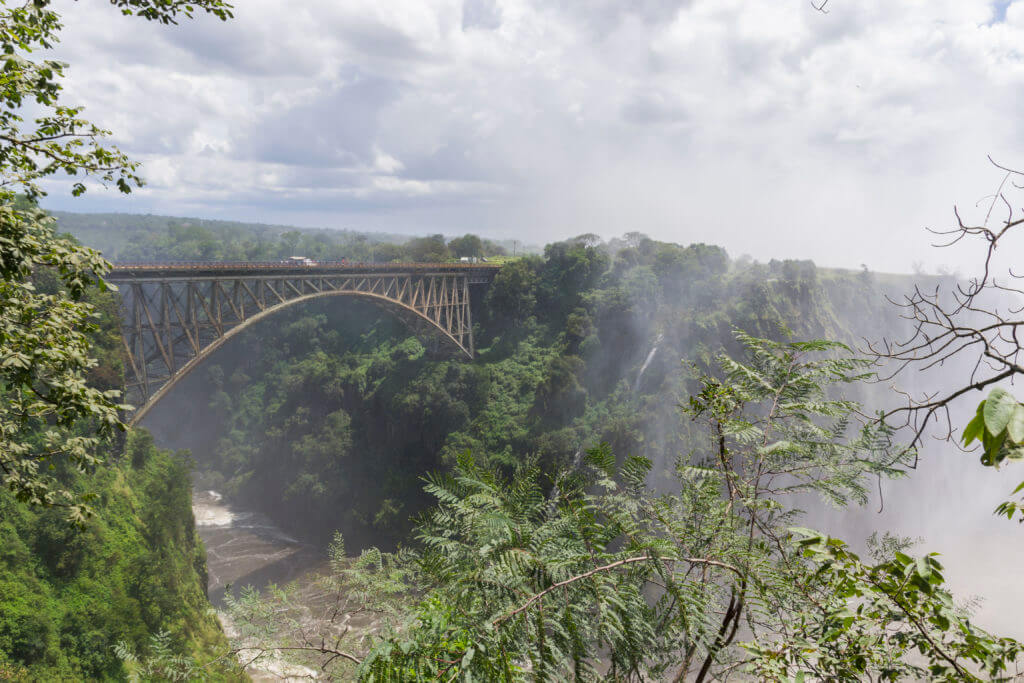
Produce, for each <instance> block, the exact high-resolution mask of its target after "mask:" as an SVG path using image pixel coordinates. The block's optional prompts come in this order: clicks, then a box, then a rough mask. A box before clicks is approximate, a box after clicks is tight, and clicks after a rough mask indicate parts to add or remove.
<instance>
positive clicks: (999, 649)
mask: <svg viewBox="0 0 1024 683" xmlns="http://www.w3.org/2000/svg"><path fill="white" fill-rule="evenodd" d="M737 338H738V340H739V341H740V343H741V344H742V346H743V347H744V348H745V349H746V353H747V359H746V360H744V361H740V360H736V359H733V358H729V357H722V358H721V359H720V362H721V367H722V375H721V377H720V378H718V379H715V378H712V377H709V376H705V377H704V378H703V379H702V380H701V382H700V385H699V391H698V393H697V394H695V395H694V396H693V397H692V398H691V400H690V402H689V404H688V406H687V412H688V413H689V414H690V415H691V416H692V417H693V418H694V419H695V420H699V421H701V422H702V423H703V424H704V425H705V430H706V434H707V441H706V442H705V446H704V447H702V448H700V450H699V452H698V453H696V454H695V455H694V457H693V459H691V460H690V461H684V462H680V463H679V465H678V467H677V469H676V473H675V490H674V492H672V493H661V494H659V493H657V492H655V491H653V490H651V489H650V488H649V487H648V484H647V482H648V479H649V475H650V472H651V467H652V463H651V462H650V461H649V460H647V459H644V458H638V457H628V458H625V459H622V460H619V463H620V464H618V465H617V458H616V457H615V456H613V454H612V452H611V450H610V449H609V448H608V447H607V446H606V445H601V446H598V447H595V448H592V449H590V450H589V451H588V452H587V453H586V455H585V457H583V458H582V459H580V458H579V457H578V458H577V460H576V462H574V463H572V464H571V465H570V466H568V467H567V468H565V469H563V470H562V472H561V474H560V475H559V476H558V477H557V479H556V480H555V481H553V482H549V481H548V480H547V479H546V476H545V474H544V470H543V469H542V468H540V467H539V466H538V463H537V461H536V460H531V461H527V462H524V463H519V464H518V465H517V466H516V467H514V468H513V473H512V474H511V475H506V474H503V473H502V472H501V471H499V470H497V469H495V468H493V467H490V466H487V465H486V464H483V463H481V462H480V461H479V460H478V459H476V458H474V457H472V456H470V455H469V454H468V453H467V454H463V455H460V456H459V457H458V460H457V463H456V465H455V467H454V468H453V470H452V471H451V473H450V474H441V475H435V476H431V477H429V478H428V479H427V485H426V490H427V492H428V493H429V494H430V495H431V496H432V497H433V498H434V500H435V506H434V507H433V508H431V509H430V510H428V511H427V512H426V513H425V515H424V516H423V517H422V518H421V519H420V520H419V522H418V524H417V528H416V532H415V533H416V539H417V546H416V548H415V549H414V550H403V551H402V552H400V553H398V554H395V555H388V554H383V553H380V552H379V551H376V550H371V551H367V552H365V553H364V554H363V556H362V558H361V559H360V560H358V561H357V562H355V563H353V564H352V565H345V566H344V567H342V566H341V565H336V566H335V567H334V575H335V576H336V577H338V578H337V579H336V581H337V583H335V586H338V587H342V586H345V585H359V586H360V587H361V589H360V591H357V592H356V593H354V594H353V595H356V594H358V598H352V599H354V600H355V602H354V603H353V602H348V603H346V605H345V607H344V608H343V609H342V611H343V612H347V613H351V612H352V611H353V610H352V605H353V604H361V605H363V606H365V607H366V608H367V609H370V610H379V613H380V614H382V615H384V616H382V618H381V620H380V621H379V622H378V623H376V624H375V625H374V629H372V630H373V631H374V632H376V633H379V637H376V638H372V637H371V638H369V639H368V638H367V635H366V632H365V631H364V632H361V633H360V634H359V635H354V634H353V633H351V632H350V630H348V629H337V628H336V629H334V630H330V631H329V632H328V633H329V637H328V634H316V633H313V634H310V633H309V632H308V628H307V629H300V628H297V627H296V626H295V624H294V623H293V624H292V626H291V627H285V628H283V629H281V628H279V627H280V624H281V619H280V617H279V616H277V615H279V614H281V613H285V614H288V613H290V610H291V611H293V608H289V607H287V604H286V600H285V599H284V598H283V597H281V596H283V595H284V594H281V596H278V595H274V596H272V598H271V602H270V603H266V602H263V601H261V600H259V599H258V598H257V597H256V595H255V593H252V592H250V593H247V594H246V595H245V596H244V597H243V600H242V601H240V602H239V603H236V604H244V605H245V606H246V607H245V609H244V610H242V611H241V612H239V613H236V616H238V617H239V618H240V619H242V620H243V621H245V620H248V621H249V622H250V623H253V624H256V625H257V630H258V629H263V631H262V637H261V638H258V639H257V640H258V641H259V642H260V643H261V645H259V646H252V647H259V651H260V652H261V653H262V654H265V653H266V652H268V651H271V650H273V649H275V648H276V650H277V651H278V652H282V651H291V650H300V651H301V652H303V653H304V654H305V655H306V656H307V659H304V660H302V661H303V664H304V665H306V666H320V667H323V668H325V670H327V671H328V672H329V673H331V675H336V676H342V675H344V676H351V675H353V674H352V671H353V668H355V670H356V673H357V674H358V676H359V678H360V679H362V680H370V681H378V680H381V681H383V680H419V679H426V678H431V679H435V678H443V679H445V680H455V679H459V680H472V679H477V680H510V681H511V680H566V679H570V678H571V679H574V680H598V679H600V680H645V679H649V678H654V679H664V680H678V681H681V680H696V681H702V680H711V679H713V678H722V677H725V676H728V675H729V673H730V672H734V671H736V670H744V671H747V672H750V673H753V674H754V675H756V676H758V677H760V678H773V677H774V678H784V677H803V680H811V679H813V680H833V679H834V678H840V679H844V680H851V679H856V678H857V677H859V676H863V675H867V676H871V677H873V678H874V679H876V680H877V679H878V678H879V677H880V678H882V679H886V680H895V679H896V678H897V677H900V676H904V675H917V674H921V673H926V674H928V675H934V676H937V677H943V676H944V677H945V678H946V679H947V680H962V679H964V678H968V677H969V676H971V675H974V674H973V673H972V672H973V671H975V669H977V668H980V669H982V670H983V671H984V672H986V673H989V674H993V675H997V674H1001V673H1003V672H1005V671H1006V670H1007V667H1008V666H1010V665H1011V664H1013V663H1014V662H1015V661H1016V658H1017V656H1018V654H1019V649H1020V646H1019V645H1018V644H1017V643H1015V642H1014V641H1012V640H1009V639H997V638H994V637H992V636H989V635H988V634H987V633H985V632H983V631H981V630H979V629H977V628H976V627H974V626H973V625H972V624H971V623H970V620H969V619H968V618H967V616H966V615H965V614H964V613H963V612H962V611H960V610H959V609H957V608H956V607H955V605H954V604H953V602H952V599H951V597H950V595H949V593H948V591H947V590H946V589H945V588H944V587H943V586H942V577H941V566H940V565H939V564H938V562H937V560H936V559H935V558H934V556H925V557H923V558H919V559H912V558H910V557H909V556H908V555H906V554H904V553H903V551H902V546H900V545H899V544H897V543H890V544H888V546H887V547H885V548H883V549H882V550H881V551H880V553H881V554H882V556H883V557H882V558H881V559H880V560H879V562H878V563H877V564H874V565H864V564H862V563H861V562H860V561H859V559H858V558H857V557H856V556H855V555H853V554H852V553H851V552H849V550H847V549H846V547H845V546H844V545H843V544H842V543H841V542H838V541H835V540H832V539H828V538H825V537H821V536H820V535H817V534H813V532H799V535H800V536H801V537H802V538H796V539H795V538H794V533H793V531H791V530H790V526H791V525H792V523H793V522H794V520H796V519H797V518H799V516H800V513H799V511H798V510H795V509H793V508H792V507H791V506H787V505H785V502H784V501H785V499H786V496H787V495H790V494H794V493H799V492H804V491H816V492H818V493H819V494H820V495H822V496H823V497H825V498H826V499H827V500H830V501H832V502H834V503H836V504H846V503H847V502H850V501H862V500H864V498H865V490H864V479H865V478H866V477H868V476H875V475H881V476H898V475H899V474H900V472H901V467H902V466H903V465H904V464H905V462H906V458H907V457H908V456H907V454H906V452H905V449H901V448H899V447H894V445H893V444H892V443H891V438H890V437H891V434H889V433H888V432H887V431H885V430H884V429H881V428H878V427H876V426H875V425H874V423H870V422H869V423H868V424H866V425H862V426H859V427H857V428H854V427H853V426H852V422H851V420H852V418H853V416H854V415H856V414H857V413H858V409H857V406H856V405H855V404H854V403H852V402H850V401H846V400H840V399H831V398H828V397H827V393H828V391H829V387H839V386H842V385H845V384H849V383H851V382H855V381H857V380H858V379H860V378H861V377H862V376H863V374H864V362H862V361H859V360H856V359H853V358H849V357H845V356H843V355H841V354H842V353H845V352H848V349H847V348H846V347H844V346H843V345H841V344H836V343H829V342H820V341H815V342H775V341H769V340H763V339H757V338H753V337H750V336H748V335H745V334H742V333H737ZM367 558H372V560H369V561H368V560H367ZM360 572H363V576H364V578H362V579H359V578H357V577H358V576H359V574H360ZM381 587H384V590H382V592H381V593H380V594H375V593H374V590H375V589H377V588H381ZM367 589H369V591H367ZM350 597H352V596H350ZM403 599H404V600H405V601H406V606H405V608H404V609H403ZM261 605H262V606H261ZM246 612H248V615H249V616H246ZM256 614H258V616H256V617H254V616H253V615H256ZM275 623H276V624H277V625H278V626H277V627H275V626H274V624H275ZM332 624H336V622H334V621H332ZM741 624H742V625H743V626H744V630H743V631H741V630H740V625H741ZM741 632H745V634H746V635H745V637H746V638H747V639H748V642H745V643H742V645H741V644H738V643H737V642H736V639H737V636H738V634H740V633H741ZM273 633H285V634H287V637H286V638H284V639H283V640H277V641H274V640H273V639H272V638H271V637H270V634H273ZM327 642H330V643H332V645H330V646H329V647H328V646H324V645H323V643H327ZM317 643H320V645H319V646H317V645H316V644H317ZM246 647H249V646H248V645H247V646H246ZM339 653H342V654H339ZM921 658H923V660H924V662H925V663H923V664H921V663H920V660H921Z"/></svg>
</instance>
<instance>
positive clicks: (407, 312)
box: [107, 264, 497, 424]
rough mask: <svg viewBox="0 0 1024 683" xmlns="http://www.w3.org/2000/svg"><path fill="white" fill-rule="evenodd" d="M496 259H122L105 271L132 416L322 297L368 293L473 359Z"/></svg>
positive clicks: (133, 421)
mask: <svg viewBox="0 0 1024 683" xmlns="http://www.w3.org/2000/svg"><path fill="white" fill-rule="evenodd" d="M496 271H497V269H496V268H493V267H484V268H481V267H479V266H477V267H473V266H469V267H466V266H461V267H460V266H459V265H453V264H399V265H398V266H390V267H380V266H363V265H357V266H352V265H347V264H318V265H314V266H302V267H294V266H284V265H281V264H177V265H172V266H168V265H133V266H127V265H119V266H117V267H115V270H114V271H113V272H112V273H111V275H110V276H109V277H108V278H107V279H108V280H109V281H110V282H112V283H114V284H115V285H117V286H118V289H119V291H120V293H121V333H122V340H123V342H124V349H125V354H126V358H127V361H128V367H127V369H126V376H127V379H126V399H127V401H128V402H129V403H131V404H133V405H135V406H136V411H135V412H134V414H133V415H132V416H131V418H130V422H131V424H136V423H138V422H139V421H140V420H142V419H143V418H144V417H145V416H146V414H147V413H148V412H149V411H150V410H151V409H152V407H153V406H154V405H156V404H157V403H158V402H159V401H160V399H162V398H163V397H164V396H166V395H167V393H168V392H169V391H170V390H171V389H172V388H173V387H174V386H175V385H176V384H177V383H178V382H179V381H180V380H181V379H182V378H183V377H185V376H186V375H188V374H189V373H190V372H191V371H192V370H194V369H195V368H196V367H198V366H199V365H201V364H202V363H203V361H204V360H206V359H207V358H208V357H209V356H210V355H211V354H212V353H213V352H215V351H216V350H217V349H219V348H220V347H221V346H223V345H224V344H225V343H226V342H227V341H228V340H229V339H231V338H232V337H234V336H235V335H237V334H239V333H240V332H242V331H243V330H245V329H248V328H249V327H250V326H252V325H253V324H255V323H257V322H259V321H261V320H265V319H267V318H269V317H272V316H273V315H274V314H276V313H278V312H280V311H282V310H284V309H285V308H288V307H290V306H293V305H297V304H301V303H304V302H308V301H312V300H314V299H319V298H323V297H331V296H350V297H356V298H359V299H364V300H369V301H373V302H376V303H379V304H381V305H382V307H383V308H385V309H387V310H390V311H391V312H394V313H397V314H398V316H399V317H400V318H401V319H402V320H403V321H404V322H405V323H406V324H408V325H409V326H410V327H411V328H412V329H413V331H414V333H415V334H417V335H418V336H421V337H422V336H433V337H435V338H438V339H440V340H441V341H442V343H443V344H445V345H446V346H448V347H449V348H450V349H451V350H452V351H454V352H455V353H456V354H458V355H461V356H463V357H466V358H470V359H471V358H473V354H474V348H473V337H472V320H471V315H470V285H471V284H472V285H480V284H486V283H489V282H490V280H491V279H492V278H493V275H494V273H495V272H496Z"/></svg>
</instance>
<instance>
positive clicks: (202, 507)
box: [192, 490, 329, 681]
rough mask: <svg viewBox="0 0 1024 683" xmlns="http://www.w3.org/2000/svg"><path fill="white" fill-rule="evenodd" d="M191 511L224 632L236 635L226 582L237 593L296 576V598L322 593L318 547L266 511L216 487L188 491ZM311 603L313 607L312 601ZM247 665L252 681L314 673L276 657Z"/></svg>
mask: <svg viewBox="0 0 1024 683" xmlns="http://www.w3.org/2000/svg"><path fill="white" fill-rule="evenodd" d="M192 512H193V514H194V515H195V519H196V528H197V530H198V531H199V537H200V538H201V539H202V540H203V543H204V544H205V545H206V567H207V572H208V574H209V582H208V589H207V593H208V595H209V598H210V602H211V603H212V604H213V606H214V607H215V608H217V616H218V617H219V618H220V621H221V626H222V627H223V628H224V632H225V633H226V634H227V635H228V637H229V638H230V637H233V636H235V635H236V630H235V628H234V625H233V624H232V623H231V620H230V618H229V617H228V615H227V614H226V613H225V612H224V610H223V607H224V596H225V592H226V590H227V589H228V588H229V587H230V588H231V591H232V594H234V595H238V593H239V591H240V590H241V589H242V588H244V587H245V586H250V585H251V586H254V587H256V588H259V589H264V588H266V587H267V586H269V585H270V584H277V585H284V584H288V583H291V582H297V583H298V585H299V587H300V599H301V600H303V601H307V600H308V601H309V602H310V603H315V602H317V601H318V599H319V598H320V597H322V596H320V595H319V591H318V590H317V582H316V579H317V577H318V576H319V575H320V574H322V573H323V572H324V571H326V570H327V568H328V566H329V565H328V562H327V558H326V557H325V555H324V552H323V550H321V549H319V548H317V547H315V546H312V545H310V544H308V543H303V542H301V541H299V540H297V539H295V538H292V537H291V536H289V535H288V534H286V533H284V532H283V531H281V529H279V528H278V527H277V526H275V525H274V523H273V522H272V521H270V519H269V518H268V517H266V515H263V514H261V513H259V512H253V511H251V510H245V509H241V508H239V507H237V506H234V505H231V504H229V503H227V502H225V501H224V499H223V497H222V496H221V494H219V493H218V492H216V491H209V490H197V491H193V492H192ZM310 607H311V608H315V604H310ZM312 611H315V609H311V612H312ZM246 671H247V673H248V674H249V676H250V677H251V678H252V680H254V681H281V680H309V679H310V678H316V677H317V676H316V672H315V671H313V670H312V669H308V668H306V667H301V666H295V665H290V664H286V663H284V662H282V661H280V660H279V659H270V660H268V661H261V663H260V664H259V665H258V666H252V667H249V668H248V669H246Z"/></svg>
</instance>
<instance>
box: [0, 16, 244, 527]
mask: <svg viewBox="0 0 1024 683" xmlns="http://www.w3.org/2000/svg"><path fill="white" fill-rule="evenodd" d="M112 4H114V5H115V6H117V7H118V8H120V9H121V12H122V13H123V14H137V15H138V16H141V17H143V18H145V19H147V20H153V21H160V22H163V23H174V22H175V21H176V19H177V18H178V17H179V16H186V17H188V16H191V15H192V13H193V12H194V11H195V10H197V9H199V10H203V11H206V12H209V13H211V14H214V15H215V16H218V17H220V18H221V19H226V18H227V17H228V16H230V6H229V5H227V4H225V3H224V2H222V1H221V0H194V1H181V0H116V2H114V3H112ZM60 29H61V23H60V16H59V15H58V14H57V12H56V11H55V10H54V9H52V7H51V2H50V0H32V1H31V2H26V3H23V4H16V5H14V6H11V4H10V3H9V2H8V1H7V0H3V2H0V50H2V51H3V53H4V56H5V57H4V67H3V71H4V78H3V80H2V83H0V104H2V105H3V106H2V107H0V140H2V142H3V152H2V154H0V393H2V395H3V401H2V403H0V478H2V483H3V485H4V487H5V488H7V489H8V490H10V491H11V492H13V493H14V495H15V496H16V497H17V498H18V500H20V501H23V502H26V503H29V504H32V505H41V506H53V505H61V506H67V507H69V509H70V515H71V518H72V519H73V520H74V521H76V522H78V523H82V522H83V521H84V519H85V517H86V515H87V514H88V508H87V507H86V505H85V503H86V502H87V500H88V499H87V498H82V497H78V498H76V497H73V496H72V495H71V493H70V492H69V491H68V490H67V489H62V488H60V487H57V486H56V485H55V482H54V480H53V478H52V477H49V476H47V475H46V474H45V471H46V469H47V468H48V467H49V466H50V465H51V464H52V463H53V462H54V461H58V460H59V461H61V462H62V464H66V465H70V466H73V467H76V468H78V469H79V470H81V471H84V470H87V469H88V468H90V467H91V466H93V465H95V464H96V462H97V456H96V452H97V448H98V447H99V446H100V444H101V443H102V442H103V441H104V440H105V439H107V438H109V437H110V436H111V435H112V434H113V433H114V432H116V431H117V430H120V429H123V426H122V424H121V422H120V419H119V417H118V409H119V406H118V405H117V404H116V399H117V395H118V394H117V392H116V391H115V390H107V391H101V390H99V389H96V388H93V387H90V386H89V385H88V383H87V382H86V376H87V374H88V373H89V372H90V370H91V369H92V368H93V367H95V361H94V360H93V359H91V358H90V355H89V348H88V341H87V334H88V332H90V331H91V329H92V324H93V317H94V313H95V309H94V307H93V306H92V304H90V303H89V302H88V301H85V300H84V299H85V296H86V292H87V291H88V290H89V288H91V287H99V288H100V289H103V288H104V287H105V285H104V283H103V280H102V277H103V274H104V273H105V272H106V271H107V270H108V268H109V265H108V264H107V263H106V262H105V261H104V260H103V259H102V258H101V257H100V255H99V253H97V252H96V251H93V250H91V249H87V248H83V247H80V246H78V245H77V244H75V243H74V242H73V241H72V240H69V239H66V238H62V237H58V236H57V235H56V234H55V232H54V224H53V220H52V219H51V218H49V217H48V216H46V214H45V213H44V212H42V211H40V210H39V209H38V208H37V207H36V206H35V201H36V200H37V199H38V198H39V197H41V196H42V195H44V194H45V192H44V191H43V189H42V187H41V184H40V183H41V182H42V181H44V180H45V179H46V178H48V177H49V176H53V175H56V174H64V175H67V176H69V177H79V176H85V177H87V178H92V179H93V180H95V181H98V182H99V183H101V184H104V185H106V184H113V185H115V186H116V187H117V189H118V190H120V191H121V192H129V191H130V190H131V187H132V185H138V184H140V183H141V180H140V179H139V177H138V176H137V175H136V170H137V164H135V163H133V162H132V161H130V160H129V159H128V158H127V157H125V156H124V155H123V154H122V153H121V152H120V151H118V150H117V149H116V148H112V147H104V146H103V145H102V144H101V139H102V138H103V137H104V136H106V135H107V131H105V130H103V129H101V128H99V127H97V126H95V125H94V124H92V123H90V122H88V121H86V120H84V119H83V118H81V116H80V114H81V108H80V107H73V106H67V105H65V104H63V103H61V101H60V96H61V91H62V85H61V79H62V78H63V76H64V69H65V65H64V64H63V63H61V62H57V61H54V60H52V59H37V58H35V55H36V54H37V53H39V52H45V51H46V50H49V49H51V48H52V47H53V44H54V43H56V42H57V40H58V37H59V32H60ZM26 109H28V110H29V111H32V112H34V114H35V118H34V119H32V120H31V121H28V120H26V119H25V117H24V116H23V115H22V114H23V112H24V111H25V110H26ZM85 190H86V185H85V182H84V181H83V180H82V179H76V180H75V181H74V182H73V184H72V188H71V192H72V194H73V195H76V196H77V195H80V194H82V193H83V192H85ZM19 192H20V193H23V195H24V197H19V196H18V194H17V193H19ZM47 269H50V270H52V271H53V272H54V273H56V275H57V278H58V281H59V284H60V286H59V287H57V288H55V289H54V290H53V291H48V292H43V291H39V290H38V289H37V288H36V286H35V283H34V282H33V276H35V275H37V274H38V273H39V272H40V271H43V270H47Z"/></svg>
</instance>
